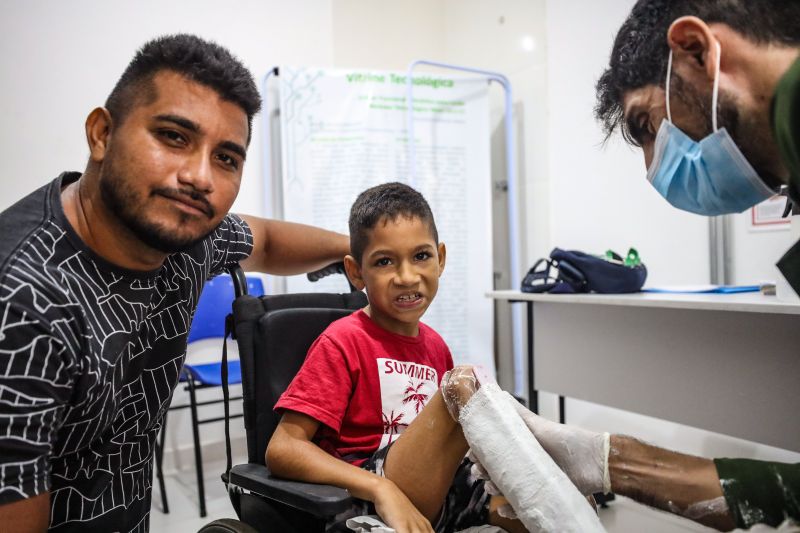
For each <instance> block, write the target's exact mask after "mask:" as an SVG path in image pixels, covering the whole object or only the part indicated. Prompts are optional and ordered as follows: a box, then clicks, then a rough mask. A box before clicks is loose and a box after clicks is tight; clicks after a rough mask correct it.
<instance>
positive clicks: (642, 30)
mask: <svg viewBox="0 0 800 533" xmlns="http://www.w3.org/2000/svg"><path fill="white" fill-rule="evenodd" d="M684 15H694V16H696V17H698V18H700V19H702V20H703V21H705V22H706V23H707V24H711V23H714V22H717V23H722V24H725V25H727V26H729V27H730V28H731V29H733V30H735V31H737V32H738V33H740V34H741V35H743V36H744V37H745V38H747V39H749V40H751V41H753V42H755V43H759V44H764V43H779V44H782V45H787V46H797V45H800V1H797V0H639V1H638V2H636V5H635V6H633V10H632V11H631V14H630V15H628V18H627V20H626V21H625V23H624V24H623V25H622V27H621V28H620V30H619V33H617V37H616V39H615V40H614V47H613V49H612V50H611V59H610V61H609V66H608V68H607V69H606V71H605V72H603V75H602V76H600V79H599V80H598V82H597V87H596V88H597V103H596V105H595V109H594V111H595V117H596V118H597V119H598V120H599V121H601V122H602V123H603V131H604V132H605V134H606V138H608V137H609V136H611V134H612V133H613V132H614V129H616V128H617V127H620V129H621V130H622V135H623V137H625V140H626V141H628V142H629V143H631V144H636V142H635V140H634V139H633V138H632V137H631V135H630V132H628V131H627V128H626V127H625V124H624V122H623V115H624V109H623V107H622V99H623V96H624V95H625V93H627V92H628V91H632V90H634V89H639V88H641V87H645V86H647V85H657V86H659V87H663V86H664V82H665V78H666V75H667V58H668V57H669V46H668V45H667V30H668V29H669V27H670V25H671V24H672V22H673V21H675V19H677V18H680V17H682V16H684ZM724 53H725V52H724V50H723V54H724Z"/></svg>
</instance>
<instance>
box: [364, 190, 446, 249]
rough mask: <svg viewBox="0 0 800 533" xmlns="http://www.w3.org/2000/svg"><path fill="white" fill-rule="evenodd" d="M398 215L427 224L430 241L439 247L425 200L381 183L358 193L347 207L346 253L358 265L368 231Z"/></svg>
mask: <svg viewBox="0 0 800 533" xmlns="http://www.w3.org/2000/svg"><path fill="white" fill-rule="evenodd" d="M401 216H402V217H406V218H419V219H420V220H422V221H423V222H425V223H426V224H428V227H429V228H430V230H431V235H432V236H433V240H434V241H435V242H436V244H439V233H438V232H437V231H436V222H435V221H434V220H433V212H432V211H431V207H430V206H429V205H428V202H427V201H426V200H425V198H424V197H423V196H422V195H421V194H420V193H419V192H417V191H416V190H414V189H413V188H411V187H409V186H408V185H406V184H404V183H398V182H392V183H384V184H382V185H376V186H375V187H371V188H369V189H367V190H366V191H364V192H362V193H361V194H359V195H358V198H356V201H355V202H354V203H353V207H352V208H350V253H351V254H352V255H353V257H354V258H355V259H356V261H357V262H358V263H361V256H362V255H363V253H364V249H365V248H366V247H367V243H368V242H369V232H370V231H371V230H372V229H373V228H374V227H375V226H376V225H377V224H378V222H380V221H381V220H385V221H387V222H388V221H394V220H397V218H398V217H401Z"/></svg>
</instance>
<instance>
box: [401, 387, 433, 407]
mask: <svg viewBox="0 0 800 533" xmlns="http://www.w3.org/2000/svg"><path fill="white" fill-rule="evenodd" d="M423 385H425V382H424V381H420V382H419V383H417V384H416V385H414V382H413V381H409V382H408V385H407V386H406V390H404V391H403V394H404V395H405V396H403V403H404V404H406V403H411V402H414V409H415V410H416V413H417V414H419V412H420V411H422V408H423V407H425V404H426V403H427V401H428V395H427V394H423V393H421V392H420V389H421V388H422V386H423Z"/></svg>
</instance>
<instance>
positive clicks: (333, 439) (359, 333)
mask: <svg viewBox="0 0 800 533" xmlns="http://www.w3.org/2000/svg"><path fill="white" fill-rule="evenodd" d="M451 368H453V357H452V356H451V355H450V349H449V348H448V347H447V344H445V342H444V340H442V338H441V337H440V336H439V334H438V333H436V332H435V331H434V330H432V329H431V328H429V327H428V326H426V325H425V324H422V323H420V325H419V335H418V336H416V337H407V336H405V335H398V334H396V333H391V332H389V331H386V330H384V329H383V328H381V327H380V326H378V325H377V324H375V323H374V322H373V321H372V319H370V318H369V316H367V314H366V313H365V312H364V311H363V310H360V311H356V312H355V313H353V314H352V315H349V316H347V317H345V318H342V319H339V320H337V321H336V322H334V323H332V324H331V325H330V326H328V329H326V330H325V331H324V332H323V333H322V335H320V336H319V338H318V339H317V340H316V341H314V344H313V345H312V346H311V348H310V349H309V351H308V355H307V356H306V360H305V362H304V363H303V366H302V368H301V369H300V371H299V372H298V373H297V375H296V376H295V378H294V380H293V381H292V383H291V384H290V385H289V388H287V389H286V391H285V392H284V393H283V395H281V397H280V399H279V400H278V403H277V404H275V409H276V410H284V409H289V410H292V411H297V412H300V413H303V414H306V415H308V416H310V417H312V418H314V419H316V420H319V421H320V422H321V424H322V425H320V427H319V429H318V430H317V434H316V435H315V436H314V442H315V443H317V444H318V445H319V447H320V448H322V449H323V450H325V451H326V452H328V453H330V454H331V455H333V456H334V457H338V458H340V459H343V460H345V461H347V462H349V463H352V464H355V465H357V466H359V465H361V464H362V463H363V462H364V461H366V460H367V459H368V458H369V457H370V456H371V455H372V454H373V453H374V452H375V451H376V450H378V449H380V448H382V447H384V446H386V445H387V444H389V443H390V442H392V441H395V440H397V438H398V437H399V436H400V434H401V433H403V431H404V430H405V428H406V427H408V425H409V424H410V423H411V421H412V420H414V418H416V416H417V414H418V413H419V412H420V411H422V408H423V407H424V406H425V404H426V403H427V402H428V400H429V399H430V398H431V397H432V396H433V394H434V393H435V392H436V390H437V389H438V388H439V384H440V382H441V379H442V377H443V376H444V373H445V372H446V371H447V370H450V369H451Z"/></svg>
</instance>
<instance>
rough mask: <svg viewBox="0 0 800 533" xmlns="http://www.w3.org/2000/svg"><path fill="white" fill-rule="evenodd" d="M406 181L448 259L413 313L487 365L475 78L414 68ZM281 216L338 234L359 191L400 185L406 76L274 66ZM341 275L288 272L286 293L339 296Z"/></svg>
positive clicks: (466, 358)
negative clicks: (420, 310)
mask: <svg viewBox="0 0 800 533" xmlns="http://www.w3.org/2000/svg"><path fill="white" fill-rule="evenodd" d="M413 82H414V86H415V88H414V110H415V123H414V129H415V131H414V134H415V138H416V158H417V177H416V183H415V186H416V188H417V189H418V190H419V191H420V192H422V194H423V195H424V196H425V198H426V199H427V200H428V202H429V203H430V205H431V209H432V210H433V214H434V218H435V219H436V225H437V229H438V231H439V238H440V240H441V241H442V242H444V243H445V245H446V246H447V252H448V253H447V266H446V268H445V271H444V274H443V275H442V278H441V280H440V286H439V294H438V296H437V297H436V299H435V300H434V302H433V303H432V305H431V307H430V308H429V309H428V311H427V313H426V314H425V316H424V317H423V322H425V323H426V324H428V325H430V326H431V327H433V328H434V329H435V330H436V331H438V332H439V334H440V335H442V337H443V338H444V339H445V341H446V342H447V344H448V345H449V346H450V349H451V351H452V353H453V357H454V359H455V361H456V364H460V363H469V364H480V365H482V366H484V367H485V368H487V369H488V370H489V371H493V370H494V362H493V332H494V323H493V312H492V304H491V301H490V300H488V299H487V298H485V297H484V294H485V293H486V292H488V291H490V290H491V289H492V275H493V274H492V234H491V180H490V130H489V106H488V96H487V94H488V83H487V81H486V79H485V78H480V79H477V78H465V77H455V76H446V77H442V76H434V75H429V74H419V75H415V76H414V79H413ZM280 109H281V113H280V116H281V160H282V177H281V186H282V198H283V204H282V209H283V215H284V218H285V219H286V220H291V221H293V222H301V223H305V224H312V225H315V226H320V227H323V228H326V229H331V230H334V231H339V232H342V233H347V232H348V229H347V220H348V216H349V212H350V206H351V205H352V203H353V201H354V200H355V199H356V197H357V196H358V194H359V193H360V192H362V191H363V190H365V189H367V188H368V187H371V186H373V185H378V184H380V183H385V182H388V181H400V182H403V183H408V182H409V180H408V174H409V172H408V147H407V142H408V139H407V128H406V112H407V108H406V74H405V73H402V72H388V71H373V70H344V69H339V70H336V69H322V68H309V67H281V68H280ZM344 286H345V285H344V282H343V280H342V279H336V277H331V278H328V279H325V280H322V281H321V282H317V283H313V284H312V283H309V282H308V281H307V280H306V279H305V277H304V276H297V277H292V278H289V280H288V282H287V289H288V290H289V292H313V291H326V292H341V291H342V290H343V288H344Z"/></svg>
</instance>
